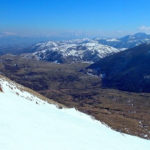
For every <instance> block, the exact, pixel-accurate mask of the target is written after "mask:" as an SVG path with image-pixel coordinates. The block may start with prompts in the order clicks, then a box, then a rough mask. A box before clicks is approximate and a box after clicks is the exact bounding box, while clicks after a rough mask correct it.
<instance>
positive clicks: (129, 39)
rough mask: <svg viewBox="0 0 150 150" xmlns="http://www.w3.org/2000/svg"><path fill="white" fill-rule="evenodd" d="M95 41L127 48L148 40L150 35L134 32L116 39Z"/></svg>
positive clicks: (149, 40)
mask: <svg viewBox="0 0 150 150" xmlns="http://www.w3.org/2000/svg"><path fill="white" fill-rule="evenodd" d="M97 41H98V42H99V43H101V44H104V45H109V46H112V47H115V48H117V49H127V48H133V47H135V46H138V45H140V44H143V43H146V42H150V35H149V34H145V33H136V34H133V35H127V36H124V37H121V38H116V39H115V38H113V39H97Z"/></svg>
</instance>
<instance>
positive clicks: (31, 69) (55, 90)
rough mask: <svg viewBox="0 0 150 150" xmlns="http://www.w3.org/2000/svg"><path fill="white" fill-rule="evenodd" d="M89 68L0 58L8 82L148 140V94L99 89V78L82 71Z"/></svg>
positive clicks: (149, 110)
mask: <svg viewBox="0 0 150 150" xmlns="http://www.w3.org/2000/svg"><path fill="white" fill-rule="evenodd" d="M88 65H89V64H52V63H47V62H40V61H33V60H26V59H22V58H20V57H18V56H12V55H6V56H2V57H0V72H1V74H4V75H5V76H7V77H9V78H10V79H12V80H15V81H16V82H18V83H20V84H22V85H25V86H27V87H29V88H31V89H33V90H36V91H38V92H39V93H41V94H43V95H44V96H47V97H48V98H51V99H53V100H55V101H57V102H59V103H62V104H64V105H66V106H68V107H75V108H77V109H78V110H80V111H82V112H85V113H87V114H90V115H92V116H94V117H95V118H96V119H98V120H101V121H102V122H104V123H106V124H107V125H109V126H110V127H112V128H114V129H116V130H118V131H121V132H124V133H129V134H133V135H138V136H140V137H143V138H150V132H149V131H150V121H149V120H150V109H149V108H150V94H144V93H139V94H136V93H129V92H122V91H118V90H112V89H102V88H101V79H100V78H99V77H97V76H93V75H87V74H85V73H84V72H82V71H81V70H84V69H85V68H86V67H88Z"/></svg>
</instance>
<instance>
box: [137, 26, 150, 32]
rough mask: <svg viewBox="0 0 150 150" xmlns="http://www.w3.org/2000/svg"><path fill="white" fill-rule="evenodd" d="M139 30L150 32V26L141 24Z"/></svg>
mask: <svg viewBox="0 0 150 150" xmlns="http://www.w3.org/2000/svg"><path fill="white" fill-rule="evenodd" d="M139 30H140V31H142V32H146V33H150V26H141V27H140V28H139Z"/></svg>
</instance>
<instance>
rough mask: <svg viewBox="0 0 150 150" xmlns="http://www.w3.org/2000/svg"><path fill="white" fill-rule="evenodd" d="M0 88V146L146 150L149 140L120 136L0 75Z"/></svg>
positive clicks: (4, 147)
mask: <svg viewBox="0 0 150 150" xmlns="http://www.w3.org/2000/svg"><path fill="white" fill-rule="evenodd" d="M0 87H1V88H0V89H1V90H0V114H1V115H0V128H1V130H0V143H1V144H0V149H3V150H12V149H15V150H20V149H22V150H27V149H28V150H33V149H36V150H41V149H44V150H49V149H53V150H60V149H65V150H70V149H71V150H77V149H82V150H91V149H93V148H94V149H95V150H99V149H104V150H110V149H111V150H117V149H118V150H120V148H121V150H126V149H128V150H141V149H142V150H148V149H149V147H150V141H148V140H144V139H140V138H138V137H134V136H130V135H125V134H124V135H122V134H121V133H119V132H116V131H113V130H112V129H110V128H108V127H107V126H105V125H103V124H102V123H100V122H98V121H95V120H93V119H91V118H90V117H89V116H87V115H85V114H83V113H80V112H78V111H76V110H75V109H64V108H63V109H58V108H57V107H56V106H55V105H53V104H49V103H47V102H44V101H43V100H42V99H40V98H38V97H37V96H36V95H34V94H33V93H30V92H29V91H26V90H25V88H24V87H22V86H21V85H18V84H15V83H14V82H12V81H10V80H8V79H6V78H4V77H2V76H0ZM58 143H59V144H58ZM108 143H109V144H108Z"/></svg>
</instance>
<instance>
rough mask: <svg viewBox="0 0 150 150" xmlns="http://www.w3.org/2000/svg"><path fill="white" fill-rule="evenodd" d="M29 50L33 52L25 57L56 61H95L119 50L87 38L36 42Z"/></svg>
mask: <svg viewBox="0 0 150 150" xmlns="http://www.w3.org/2000/svg"><path fill="white" fill-rule="evenodd" d="M30 50H31V51H34V53H30V54H25V55H24V56H25V57H28V58H36V59H38V60H44V61H50V62H57V63H63V62H87V61H88V62H96V61H98V60H99V59H100V58H104V57H106V56H108V55H111V54H113V53H117V52H119V50H118V49H116V48H113V47H110V46H106V45H102V44H99V43H98V42H97V41H94V40H89V39H81V40H70V41H57V42H53V41H48V42H43V43H38V44H36V45H34V46H33V47H32V48H31V49H30Z"/></svg>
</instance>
